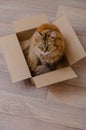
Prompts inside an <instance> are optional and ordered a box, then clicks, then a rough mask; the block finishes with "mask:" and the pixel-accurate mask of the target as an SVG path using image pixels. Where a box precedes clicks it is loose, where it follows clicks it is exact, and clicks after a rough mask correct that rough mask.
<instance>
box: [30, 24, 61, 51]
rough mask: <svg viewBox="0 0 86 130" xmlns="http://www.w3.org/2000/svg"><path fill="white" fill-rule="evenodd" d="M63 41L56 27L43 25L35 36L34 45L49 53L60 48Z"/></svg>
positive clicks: (33, 37)
mask: <svg viewBox="0 0 86 130" xmlns="http://www.w3.org/2000/svg"><path fill="white" fill-rule="evenodd" d="M61 39H62V35H61V33H60V31H59V29H58V28H57V27H56V26H55V25H52V24H43V25H41V26H40V27H38V29H37V30H36V31H35V33H34V34H33V36H32V43H33V45H34V47H36V48H37V49H38V50H40V51H41V52H43V53H48V52H52V51H53V50H55V49H57V48H59V42H58V41H59V40H61Z"/></svg>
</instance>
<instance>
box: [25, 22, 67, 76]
mask: <svg viewBox="0 0 86 130" xmlns="http://www.w3.org/2000/svg"><path fill="white" fill-rule="evenodd" d="M64 49H65V44H64V40H63V36H62V34H61V32H60V30H59V29H58V28H57V26H55V25H53V24H43V25H41V26H39V27H38V28H37V30H36V31H35V32H34V34H33V36H32V38H31V43H30V46H29V49H28V55H27V58H26V60H27V62H28V66H29V68H30V70H31V72H32V75H38V74H42V73H46V72H49V71H51V70H54V69H55V68H56V64H57V63H58V61H59V60H60V59H61V58H62V56H63V55H64Z"/></svg>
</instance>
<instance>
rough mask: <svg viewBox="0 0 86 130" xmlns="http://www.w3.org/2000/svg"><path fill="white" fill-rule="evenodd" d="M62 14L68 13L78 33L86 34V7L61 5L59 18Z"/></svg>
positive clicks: (58, 13)
mask: <svg viewBox="0 0 86 130" xmlns="http://www.w3.org/2000/svg"><path fill="white" fill-rule="evenodd" d="M61 15H67V17H68V18H69V20H70V22H71V24H72V26H73V27H74V29H75V31H76V33H77V34H79V35H84V36H86V22H85V21H86V17H85V16H86V9H81V8H74V7H68V6H60V7H59V8H58V12H57V18H59V17H60V16H61Z"/></svg>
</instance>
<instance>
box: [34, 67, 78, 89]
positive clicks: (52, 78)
mask: <svg viewBox="0 0 86 130" xmlns="http://www.w3.org/2000/svg"><path fill="white" fill-rule="evenodd" d="M75 77H77V75H76V74H75V72H74V71H73V69H72V68H71V67H65V68H62V69H59V70H56V71H52V72H49V73H46V74H42V75H39V76H36V77H33V78H32V79H33V80H34V83H35V84H36V87H37V88H40V87H44V86H47V85H50V84H54V83H58V82H61V81H64V80H67V79H71V78H75Z"/></svg>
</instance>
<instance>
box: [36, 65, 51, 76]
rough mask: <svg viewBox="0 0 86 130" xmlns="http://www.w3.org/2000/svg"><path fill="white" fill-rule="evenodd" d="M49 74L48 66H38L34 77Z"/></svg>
mask: <svg viewBox="0 0 86 130" xmlns="http://www.w3.org/2000/svg"><path fill="white" fill-rule="evenodd" d="M47 72H50V69H49V67H48V66H44V65H40V66H38V67H37V68H36V71H35V75H39V74H44V73H47Z"/></svg>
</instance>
